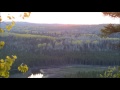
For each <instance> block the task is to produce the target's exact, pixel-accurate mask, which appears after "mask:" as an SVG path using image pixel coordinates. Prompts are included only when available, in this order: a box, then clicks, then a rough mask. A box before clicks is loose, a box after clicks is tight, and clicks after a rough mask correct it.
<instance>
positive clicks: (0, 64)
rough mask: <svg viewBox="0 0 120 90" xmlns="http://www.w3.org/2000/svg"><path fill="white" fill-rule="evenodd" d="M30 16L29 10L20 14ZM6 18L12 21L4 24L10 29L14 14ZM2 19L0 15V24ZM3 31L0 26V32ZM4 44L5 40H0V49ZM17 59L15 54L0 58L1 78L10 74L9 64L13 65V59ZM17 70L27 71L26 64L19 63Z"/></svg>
mask: <svg viewBox="0 0 120 90" xmlns="http://www.w3.org/2000/svg"><path fill="white" fill-rule="evenodd" d="M29 16H30V12H29V13H27V12H25V13H24V15H23V16H22V18H23V19H24V18H25V17H29ZM7 18H8V19H9V20H11V21H12V22H11V23H10V24H6V26H5V27H6V29H7V30H8V31H10V30H11V29H12V28H13V26H14V25H15V22H14V19H15V17H14V16H11V15H9V14H8V16H7ZM1 22H3V21H2V17H1V16H0V24H1ZM3 32H4V29H2V28H1V27H0V33H3ZM4 45H5V42H4V41H0V49H2V48H3V47H4ZM16 59H17V56H16V55H12V57H10V56H6V59H5V60H4V59H1V60H0V77H1V78H8V77H9V76H10V75H9V72H10V70H11V66H12V65H13V63H14V62H15V60H16ZM18 70H19V71H20V72H22V73H25V72H27V71H28V67H27V65H20V66H19V67H18Z"/></svg>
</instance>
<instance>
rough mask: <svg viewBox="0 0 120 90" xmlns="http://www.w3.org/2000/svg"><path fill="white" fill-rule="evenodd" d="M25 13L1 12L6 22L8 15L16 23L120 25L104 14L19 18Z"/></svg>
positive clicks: (43, 13) (60, 14) (52, 13)
mask: <svg viewBox="0 0 120 90" xmlns="http://www.w3.org/2000/svg"><path fill="white" fill-rule="evenodd" d="M21 13H23V12H19V13H18V12H1V13H0V15H1V16H2V17H3V19H4V20H6V15H7V14H10V15H14V16H15V17H16V21H25V22H33V23H60V24H105V23H117V24H120V19H114V18H111V17H109V16H104V15H103V14H102V12H32V13H31V16H30V17H29V18H27V19H25V20H22V19H21V18H20V17H19V16H20V14H21Z"/></svg>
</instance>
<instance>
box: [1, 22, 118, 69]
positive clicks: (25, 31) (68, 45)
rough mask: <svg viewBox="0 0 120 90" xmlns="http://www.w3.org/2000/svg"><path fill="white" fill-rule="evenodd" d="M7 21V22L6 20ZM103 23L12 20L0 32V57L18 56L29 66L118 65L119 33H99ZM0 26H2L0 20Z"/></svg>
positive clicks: (20, 60)
mask: <svg viewBox="0 0 120 90" xmlns="http://www.w3.org/2000/svg"><path fill="white" fill-rule="evenodd" d="M6 23H9V22H6ZM104 26H106V24H99V25H70V24H35V23H26V22H16V25H15V26H14V27H13V28H12V29H11V31H10V32H8V31H6V32H5V33H0V39H1V40H3V41H5V42H6V45H5V47H4V48H3V49H2V50H1V52H0V58H3V57H5V56H7V55H14V54H16V55H17V56H18V60H16V61H15V64H14V65H13V66H12V67H13V69H16V68H17V66H18V64H19V63H22V62H24V63H26V64H27V65H28V66H29V67H30V68H32V67H37V66H38V67H44V66H46V67H50V66H61V65H71V64H72V65H73V64H80V65H101V66H114V65H120V47H119V46H118V44H120V33H116V34H112V35H110V36H109V37H107V38H104V37H101V29H102V28H103V27H104ZM1 27H3V28H4V27H5V24H4V22H3V23H1Z"/></svg>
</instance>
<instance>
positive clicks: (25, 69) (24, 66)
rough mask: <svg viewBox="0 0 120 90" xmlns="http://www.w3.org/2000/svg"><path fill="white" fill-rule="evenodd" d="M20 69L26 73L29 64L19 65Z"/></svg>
mask: <svg viewBox="0 0 120 90" xmlns="http://www.w3.org/2000/svg"><path fill="white" fill-rule="evenodd" d="M18 70H19V71H20V72H22V73H26V72H27V71H28V66H27V65H26V64H24V65H23V64H21V65H20V66H19V67H18Z"/></svg>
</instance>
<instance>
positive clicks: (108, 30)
mask: <svg viewBox="0 0 120 90" xmlns="http://www.w3.org/2000/svg"><path fill="white" fill-rule="evenodd" d="M103 14H104V15H105V16H110V17H112V18H120V12H103ZM101 32H102V35H103V36H108V35H110V34H113V33H118V32H120V25H113V24H109V25H107V26H105V27H104V28H103V29H102V30H101ZM118 46H119V47H120V44H119V45H118ZM100 77H101V78H120V66H119V67H114V68H110V67H108V69H107V70H106V71H105V72H104V74H103V75H102V74H100Z"/></svg>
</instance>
